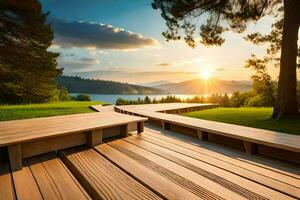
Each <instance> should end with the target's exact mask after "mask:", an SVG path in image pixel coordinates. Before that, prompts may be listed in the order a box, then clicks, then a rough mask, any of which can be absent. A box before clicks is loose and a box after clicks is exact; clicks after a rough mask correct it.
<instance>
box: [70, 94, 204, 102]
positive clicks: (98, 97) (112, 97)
mask: <svg viewBox="0 0 300 200" xmlns="http://www.w3.org/2000/svg"><path fill="white" fill-rule="evenodd" d="M76 95H78V94H77V93H71V96H76ZM86 95H88V96H90V98H91V100H92V101H103V102H106V103H111V104H115V103H116V101H117V99H118V98H122V99H126V100H137V99H138V98H139V97H140V98H141V99H144V98H145V97H146V96H148V97H149V98H150V99H151V100H152V99H154V98H156V99H161V98H163V97H166V96H168V95H122V94H86ZM172 95H175V96H176V97H179V98H181V99H186V98H191V97H194V96H196V95H182V94H172ZM204 96H205V95H204Z"/></svg>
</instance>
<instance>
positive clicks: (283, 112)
mask: <svg viewBox="0 0 300 200" xmlns="http://www.w3.org/2000/svg"><path fill="white" fill-rule="evenodd" d="M299 13H300V0H296V1H295V0H284V25H283V35H282V44H281V47H282V48H281V59H280V73H279V83H278V94H277V101H276V104H275V106H274V110H273V115H272V117H273V118H278V119H281V118H285V117H294V116H296V115H298V114H299V110H298V105H297V96H296V88H297V64H296V62H297V40H298V30H299V25H300V14H299Z"/></svg>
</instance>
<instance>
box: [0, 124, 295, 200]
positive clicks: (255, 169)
mask: <svg viewBox="0 0 300 200" xmlns="http://www.w3.org/2000/svg"><path fill="white" fill-rule="evenodd" d="M198 144H199V145H198V146H196V145H193V144H189V143H187V142H184V141H180V140H178V139H174V138H172V137H168V136H165V135H162V134H161V133H160V132H157V131H154V130H152V129H149V128H146V129H145V131H144V133H143V134H133V135H132V136H129V137H126V138H123V139H118V140H114V141H110V142H106V143H103V144H101V145H97V146H95V147H94V148H88V147H87V146H80V147H75V148H71V149H67V150H62V151H60V152H59V157H57V156H56V155H55V154H53V153H51V154H46V155H42V156H36V157H33V158H29V159H25V160H24V167H23V169H22V170H21V171H17V172H12V173H11V172H9V169H8V168H7V166H6V168H4V167H3V166H2V167H1V173H0V183H1V184H0V191H1V192H0V199H5V200H6V199H7V200H9V199H14V196H16V197H17V198H18V199H25V200H27V199H30V200H35V199H70V200H71V199H90V198H91V199H182V200H186V199H278V200H282V199H299V197H300V168H297V166H294V165H291V164H288V163H283V162H279V161H274V160H270V159H266V158H262V157H257V156H252V157H251V158H249V155H246V154H244V153H242V152H238V151H234V150H232V149H229V148H224V149H223V151H224V152H225V153H220V152H218V151H216V150H214V149H215V148H218V149H219V147H218V146H216V145H212V144H210V143H208V142H205V141H202V142H198ZM247 158H249V159H247ZM8 172H9V173H8ZM25 185H26V187H25ZM66 186H67V187H66ZM14 188H15V189H14ZM2 191H4V192H2Z"/></svg>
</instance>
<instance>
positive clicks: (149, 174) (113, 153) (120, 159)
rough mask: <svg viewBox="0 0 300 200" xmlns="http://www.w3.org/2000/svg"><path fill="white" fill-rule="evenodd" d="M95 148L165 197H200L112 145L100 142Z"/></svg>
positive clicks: (191, 198) (174, 198) (175, 198)
mask: <svg viewBox="0 0 300 200" xmlns="http://www.w3.org/2000/svg"><path fill="white" fill-rule="evenodd" d="M95 149H96V150H97V151H98V152H99V153H101V154H102V155H104V156H105V157H106V158H107V159H109V160H110V161H111V162H113V163H114V164H115V165H117V166H118V167H120V168H121V169H122V170H124V171H125V172H126V173H128V174H130V175H131V176H132V177H134V178H135V179H137V180H138V181H139V182H141V183H143V184H144V185H146V186H147V187H148V188H152V189H153V190H154V191H155V192H156V193H157V194H159V195H161V196H163V197H164V198H166V199H173V200H177V199H181V200H183V199H189V200H193V199H200V198H199V197H198V196H196V195H194V194H193V193H191V192H189V191H187V190H185V189H183V188H182V187H180V186H178V185H177V184H175V183H173V182H172V181H170V180H168V179H166V178H165V177H163V176H161V175H159V174H157V173H156V172H154V171H152V170H150V169H148V168H146V167H145V166H143V165H141V164H140V163H138V162H136V161H135V160H133V159H131V158H129V157H128V156H126V155H124V154H123V153H121V152H119V151H118V150H116V149H114V148H113V147H110V146H108V145H107V144H101V145H98V146H96V147H95Z"/></svg>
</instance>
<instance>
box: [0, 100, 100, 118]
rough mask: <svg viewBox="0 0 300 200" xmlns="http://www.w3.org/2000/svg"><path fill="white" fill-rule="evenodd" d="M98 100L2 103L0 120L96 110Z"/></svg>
mask: <svg viewBox="0 0 300 200" xmlns="http://www.w3.org/2000/svg"><path fill="white" fill-rule="evenodd" d="M97 104H103V102H97V101H67V102H53V103H43V104H29V105H0V121H7V120H15V119H26V118H35V117H48V116H55V115H67V114H75V113H88V112H94V111H93V110H91V109H90V108H89V106H90V105H97Z"/></svg>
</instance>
